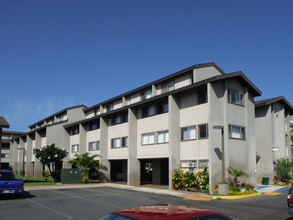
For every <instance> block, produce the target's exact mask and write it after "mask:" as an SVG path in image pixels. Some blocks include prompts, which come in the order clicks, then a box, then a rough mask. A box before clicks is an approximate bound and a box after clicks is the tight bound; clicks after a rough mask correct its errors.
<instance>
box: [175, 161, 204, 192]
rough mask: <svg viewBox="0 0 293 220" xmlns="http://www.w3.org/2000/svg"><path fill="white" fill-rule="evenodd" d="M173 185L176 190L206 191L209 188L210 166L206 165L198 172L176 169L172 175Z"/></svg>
mask: <svg viewBox="0 0 293 220" xmlns="http://www.w3.org/2000/svg"><path fill="white" fill-rule="evenodd" d="M172 186H173V188H174V189H175V190H186V191H194V192H205V191H207V190H208V189H209V172H208V168H207V167H204V168H203V170H202V171H199V172H197V173H194V172H193V171H187V172H183V170H182V169H175V170H174V172H173V175H172Z"/></svg>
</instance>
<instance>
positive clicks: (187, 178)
mask: <svg viewBox="0 0 293 220" xmlns="http://www.w3.org/2000/svg"><path fill="white" fill-rule="evenodd" d="M183 185H184V189H185V190H186V191H188V190H190V188H196V187H197V185H198V180H197V178H196V175H195V174H194V173H193V171H187V172H185V173H184V174H183Z"/></svg>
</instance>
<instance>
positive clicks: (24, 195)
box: [0, 191, 35, 200]
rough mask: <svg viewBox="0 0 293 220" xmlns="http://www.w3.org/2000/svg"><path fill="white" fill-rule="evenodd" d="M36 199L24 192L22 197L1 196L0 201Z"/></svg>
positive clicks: (12, 195)
mask: <svg viewBox="0 0 293 220" xmlns="http://www.w3.org/2000/svg"><path fill="white" fill-rule="evenodd" d="M33 197H35V196H34V195H32V194H30V193H29V192H27V191H24V192H23V194H22V195H14V194H5V195H0V200H11V199H29V198H33Z"/></svg>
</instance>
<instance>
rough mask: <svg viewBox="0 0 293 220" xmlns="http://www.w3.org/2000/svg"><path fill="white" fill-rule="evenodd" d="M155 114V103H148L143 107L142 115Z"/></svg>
mask: <svg viewBox="0 0 293 220" xmlns="http://www.w3.org/2000/svg"><path fill="white" fill-rule="evenodd" d="M152 115H155V106H154V105H146V106H144V107H143V108H142V117H143V118H145V117H149V116H152Z"/></svg>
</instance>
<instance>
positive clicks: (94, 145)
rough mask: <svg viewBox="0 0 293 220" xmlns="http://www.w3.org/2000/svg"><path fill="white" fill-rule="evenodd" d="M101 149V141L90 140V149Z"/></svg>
mask: <svg viewBox="0 0 293 220" xmlns="http://www.w3.org/2000/svg"><path fill="white" fill-rule="evenodd" d="M95 150H100V141H95V142H90V143H89V151H95Z"/></svg>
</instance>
